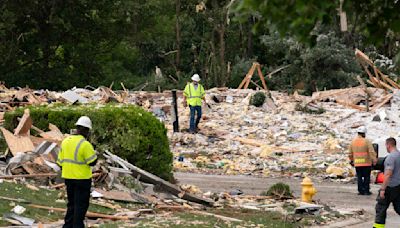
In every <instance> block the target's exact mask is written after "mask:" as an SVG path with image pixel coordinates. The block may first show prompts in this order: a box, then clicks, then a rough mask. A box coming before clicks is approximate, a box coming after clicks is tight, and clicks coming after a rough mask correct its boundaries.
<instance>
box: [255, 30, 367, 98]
mask: <svg viewBox="0 0 400 228" xmlns="http://www.w3.org/2000/svg"><path fill="white" fill-rule="evenodd" d="M261 43H262V44H263V47H262V50H264V53H265V54H264V61H265V63H266V66H268V69H269V70H268V71H269V72H270V71H272V70H274V69H277V68H279V67H282V66H289V67H288V68H286V69H284V70H282V71H281V72H279V73H277V74H275V75H273V76H272V78H271V79H268V80H269V81H268V85H269V87H270V88H271V89H275V90H291V89H293V88H295V89H301V90H304V91H305V92H306V94H311V93H312V92H314V91H316V90H317V89H318V90H324V89H336V88H343V87H348V86H353V85H355V83H356V80H355V76H356V75H357V74H361V69H360V66H359V65H358V64H357V62H356V61H355V58H354V53H353V51H352V50H351V49H350V48H348V47H346V45H344V44H343V41H342V40H340V39H339V38H338V37H337V36H336V35H335V34H334V33H327V34H320V35H319V36H318V38H317V39H316V44H315V45H314V46H313V47H308V46H304V45H301V44H300V43H298V42H297V41H295V40H293V39H292V38H280V37H279V36H278V35H277V34H276V33H273V34H271V35H264V36H262V37H261ZM299 85H301V86H299Z"/></svg>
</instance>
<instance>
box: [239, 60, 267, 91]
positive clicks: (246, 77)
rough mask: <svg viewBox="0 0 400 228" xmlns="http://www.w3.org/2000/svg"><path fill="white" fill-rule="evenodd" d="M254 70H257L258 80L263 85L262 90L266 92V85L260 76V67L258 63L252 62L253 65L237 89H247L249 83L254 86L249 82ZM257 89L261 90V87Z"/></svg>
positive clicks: (262, 76)
mask: <svg viewBox="0 0 400 228" xmlns="http://www.w3.org/2000/svg"><path fill="white" fill-rule="evenodd" d="M256 69H257V74H258V76H259V77H260V80H261V82H262V85H263V88H262V89H264V90H266V91H268V88H267V84H266V83H265V78H264V75H263V74H262V71H261V66H260V64H259V63H258V62H254V63H253V65H252V66H251V68H250V70H249V72H248V73H247V74H246V76H245V77H244V79H243V81H242V82H241V83H240V85H239V87H238V89H242V88H243V89H247V88H248V87H249V84H250V83H253V84H255V83H254V82H253V81H252V80H251V78H252V77H253V74H254V72H255V70H256ZM257 87H259V86H258V85H257ZM259 88H261V87H259Z"/></svg>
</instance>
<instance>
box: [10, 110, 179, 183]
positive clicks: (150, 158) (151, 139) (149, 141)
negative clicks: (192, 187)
mask: <svg viewBox="0 0 400 228" xmlns="http://www.w3.org/2000/svg"><path fill="white" fill-rule="evenodd" d="M29 109H30V113H31V117H32V120H33V123H34V125H35V126H37V127H39V128H40V129H43V130H46V129H47V127H48V124H49V123H52V124H55V125H56V126H58V127H59V128H60V130H61V131H62V132H64V133H69V130H70V129H73V128H75V126H74V125H75V122H76V120H77V119H78V118H79V117H80V116H82V115H87V116H89V117H90V118H91V119H92V122H93V130H92V134H91V136H90V142H92V143H93V145H94V146H95V148H96V150H98V151H99V152H101V151H104V150H109V151H110V152H112V153H115V154H117V155H118V156H120V157H122V158H125V159H127V160H128V161H129V162H130V163H132V164H134V165H136V166H138V167H140V168H143V169H145V170H146V171H148V172H151V173H153V174H155V175H158V176H160V177H161V178H163V179H166V180H170V179H172V153H171V152H170V149H169V143H168V138H167V135H166V132H167V130H166V128H165V127H164V125H163V124H162V123H161V122H160V121H158V120H157V119H156V118H155V117H154V116H153V115H152V114H151V113H149V112H146V111H144V110H143V109H141V108H139V107H136V106H131V105H129V106H123V107H120V106H102V107H99V106H48V107H30V108H29ZM22 114H23V109H17V110H16V111H14V112H9V113H6V115H5V127H6V128H8V129H9V130H12V129H14V128H15V127H16V126H17V124H18V121H17V117H19V116H22Z"/></svg>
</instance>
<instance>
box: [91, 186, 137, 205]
mask: <svg viewBox="0 0 400 228" xmlns="http://www.w3.org/2000/svg"><path fill="white" fill-rule="evenodd" d="M95 191H96V192H98V193H100V194H102V195H103V198H105V199H109V200H115V201H123V202H131V203H143V201H142V200H137V199H134V198H133V197H132V195H131V194H129V192H122V191H114V190H113V191H104V190H101V189H99V188H96V189H95Z"/></svg>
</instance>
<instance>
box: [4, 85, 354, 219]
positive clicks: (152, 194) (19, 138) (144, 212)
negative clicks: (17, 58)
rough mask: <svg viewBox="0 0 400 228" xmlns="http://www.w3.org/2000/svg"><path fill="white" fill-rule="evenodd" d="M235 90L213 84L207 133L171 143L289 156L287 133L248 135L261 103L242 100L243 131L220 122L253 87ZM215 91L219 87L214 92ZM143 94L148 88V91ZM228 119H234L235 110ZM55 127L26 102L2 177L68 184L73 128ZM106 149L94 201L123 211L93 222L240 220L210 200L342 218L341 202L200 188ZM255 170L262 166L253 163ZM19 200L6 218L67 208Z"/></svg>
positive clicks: (157, 101)
mask: <svg viewBox="0 0 400 228" xmlns="http://www.w3.org/2000/svg"><path fill="white" fill-rule="evenodd" d="M231 92H232V91H230V90H223V91H220V90H212V91H209V94H210V95H209V96H214V95H215V96H216V95H218V94H219V95H218V96H220V97H219V99H221V100H220V101H219V103H214V104H212V105H211V107H212V109H213V112H211V111H210V112H208V113H207V114H206V117H207V118H208V120H207V122H204V126H205V127H204V128H203V129H202V132H203V133H201V134H198V135H191V134H187V133H176V134H174V135H173V136H171V140H172V141H173V142H175V143H174V144H173V145H172V148H173V150H174V151H176V149H177V148H185V146H189V145H197V147H198V148H199V149H200V148H201V149H204V150H205V151H208V150H209V151H210V153H211V152H215V151H213V150H212V149H213V148H215V149H214V150H216V148H218V147H219V146H221V145H219V143H224V141H226V142H229V144H226V145H229V146H233V147H235V148H237V149H238V152H236V153H235V154H234V156H239V155H241V154H240V153H242V152H241V151H245V150H248V149H250V148H252V147H255V149H257V150H258V149H260V150H261V149H262V150H263V151H266V150H271V151H272V152H268V153H266V152H264V153H266V155H265V156H266V157H265V158H267V157H268V156H272V154H275V153H276V151H274V150H277V151H278V150H280V153H282V156H284V155H283V153H288V151H285V150H286V149H287V148H289V147H288V146H286V145H284V143H283V142H284V141H282V145H280V144H279V145H278V144H277V145H276V146H271V148H267V147H266V146H265V145H267V142H268V141H265V140H260V141H258V139H257V138H256V137H254V139H252V140H249V139H248V138H249V137H248V136H247V134H251V133H248V132H252V131H253V132H252V133H253V134H255V133H257V132H254V129H255V128H254V127H251V126H246V123H248V121H253V120H252V118H259V117H260V116H259V115H262V114H261V113H262V112H260V111H257V109H254V108H253V107H248V106H247V105H243V106H242V108H241V109H242V111H245V110H243V107H246V109H247V110H248V112H251V114H246V112H244V113H243V115H244V116H247V115H249V117H245V118H247V120H246V121H247V122H246V121H242V122H241V123H242V124H244V125H243V126H242V131H243V134H238V132H239V130H238V129H235V128H232V129H231V130H232V131H230V130H228V129H224V128H221V127H220V126H219V125H216V124H218V123H219V122H218V121H222V119H220V120H218V119H217V118H214V117H213V116H218V115H219V113H223V111H222V110H224V109H225V108H227V107H226V105H232V106H233V105H234V104H235V103H234V100H235V99H238V100H240V99H241V98H243V97H244V98H246V96H247V95H246V93H248V91H237V92H236V96H234V97H232V98H233V101H232V102H231V103H230V102H228V103H227V102H226V98H227V97H228V96H230V95H226V97H225V95H224V94H228V93H231ZM213 93H214V95H211V94H213ZM138 94H140V95H141V96H142V95H143V96H144V93H138ZM273 94H275V93H273ZM146 96H147V97H149V94H147V95H146ZM137 97H139V96H137ZM137 97H136V98H137ZM232 98H228V100H229V99H231V100H232ZM147 99H148V98H147ZM152 99H154V102H153V103H152V104H151V105H150V106H149V107H148V108H149V110H152V109H153V110H154V109H155V107H161V106H160V105H163V104H164V103H165V102H169V101H168V99H170V98H169V97H168V96H163V95H160V94H153V96H152ZM211 99H212V98H211ZM138 100H140V99H138ZM161 101H162V102H161ZM264 108H266V107H264ZM157 110H161V111H163V110H168V109H165V108H164V109H162V108H161V109H157ZM231 110H232V112H234V111H235V109H231ZM260 110H262V109H260ZM181 111H182V113H183V112H184V111H185V110H184V109H181ZM214 111H215V113H214ZM163 112H164V111H163ZM274 112H276V111H274ZM164 114H165V118H166V119H165V121H166V122H167V123H168V121H169V119H170V115H168V114H166V113H164ZM233 114H234V113H233ZM233 114H231V115H233ZM221 117H223V116H221ZM230 118H232V117H230ZM240 118H241V117H240ZM184 119H185V117H184V116H182V118H181V120H183V121H185V120H184ZM224 119H225V120H229V118H224ZM287 120H288V119H287ZM213 121H215V122H213ZM232 121H235V120H232ZM221 123H222V122H221ZM253 123H254V122H253ZM213 124H214V125H215V126H214V125H213ZM231 124H233V123H231ZM49 129H50V131H48V132H44V131H42V130H41V129H38V128H37V127H35V126H34V123H33V122H32V119H31V118H30V114H29V109H26V110H25V112H24V115H23V116H22V117H21V119H20V122H19V124H18V126H17V127H16V129H14V132H10V131H8V130H7V129H5V128H1V131H2V133H3V136H4V139H5V141H6V143H7V145H8V149H7V152H6V154H5V155H4V156H3V157H2V158H1V159H0V180H3V179H11V180H13V181H16V180H20V181H19V182H21V183H26V186H27V187H28V186H29V189H32V190H35V189H36V190H38V189H39V188H46V189H64V188H65V186H64V184H63V183H62V182H61V181H60V179H59V174H58V173H59V167H58V166H57V165H56V164H55V161H56V158H57V153H58V151H59V146H60V143H61V141H62V140H63V139H64V138H65V137H66V136H68V135H67V134H63V133H62V132H61V131H60V130H59V129H58V128H57V126H55V125H52V124H50V126H49ZM31 131H36V132H37V135H38V136H33V135H31ZM256 131H258V130H256ZM260 133H261V134H268V132H267V131H265V132H262V131H261V132H260ZM235 134H238V135H235ZM230 135H233V136H235V138H234V139H230V138H229V137H230ZM179 137H180V140H188V139H189V138H190V140H192V141H191V142H186V144H184V143H182V145H181V146H177V143H178V141H174V140H176V139H178V138H179ZM245 137H246V138H245ZM211 139H213V140H214V141H212V140H211ZM210 140H211V141H210ZM226 142H225V143H226ZM260 142H261V143H260ZM241 143H244V145H242V144H241ZM264 144H265V145H264ZM224 147H226V146H224ZM258 147H259V148H258ZM207 148H208V149H207ZM291 148H294V147H291ZM310 148H311V147H310ZM226 149H229V148H226ZM252 150H254V148H252ZM301 150H302V151H297V150H296V151H295V150H294V151H291V152H289V153H300V152H301V153H309V151H311V150H312V149H301ZM175 153H176V152H175ZM179 154H180V156H182V155H181V153H179ZM218 154H219V155H218ZM218 154H217V153H216V154H215V156H221V158H223V157H224V156H231V155H229V154H228V153H226V152H225V151H219V152H218ZM273 156H275V155H273ZM102 157H103V159H101V160H100V161H99V162H98V164H97V165H96V166H95V167H94V169H93V173H94V175H93V181H94V187H95V188H94V190H93V192H92V197H93V198H94V200H93V201H92V203H93V204H97V205H103V206H105V207H108V208H113V209H115V211H116V213H115V214H102V213H95V212H90V213H88V214H87V217H89V218H92V219H97V220H96V221H93V220H91V223H97V224H98V223H104V222H105V221H108V220H123V221H124V223H136V222H137V221H136V220H135V219H137V218H138V217H140V218H153V217H154V215H155V214H157V217H162V216H164V215H166V214H167V212H168V211H190V213H194V214H200V215H205V216H214V217H216V218H218V219H221V220H223V221H228V222H241V220H238V219H235V218H231V217H227V216H221V215H218V214H215V213H210V212H207V211H205V209H206V208H210V207H212V208H217V209H218V208H233V209H234V208H242V209H248V210H255V211H275V212H279V213H283V214H284V215H288V214H290V215H295V214H303V213H305V210H303V209H304V207H305V208H307V210H306V214H309V209H310V208H312V210H311V211H312V214H315V213H317V214H318V215H322V216H324V218H325V222H329V221H331V220H338V219H342V218H341V217H337V216H335V214H337V212H336V211H334V210H327V209H326V208H327V207H322V206H319V205H305V204H303V203H301V202H300V201H299V200H297V199H291V200H290V201H287V200H284V201H282V200H280V199H274V198H272V197H265V196H250V195H241V193H240V194H236V193H230V192H229V193H228V192H216V193H213V192H204V193H203V192H202V191H201V190H200V189H199V188H197V187H196V186H193V185H182V186H178V185H174V184H171V183H169V182H167V181H164V180H162V179H161V178H159V177H157V176H155V175H153V174H151V173H148V172H146V171H144V170H142V169H140V168H138V167H136V166H134V165H132V164H130V163H128V162H127V161H125V160H123V159H121V158H120V157H118V156H116V155H114V154H112V153H110V152H107V151H105V152H104V153H103V154H102ZM178 157H179V156H177V159H179V158H178ZM203 157H204V158H203V159H206V158H208V157H207V156H204V155H203ZM200 158H201V156H198V157H197V158H194V159H200ZM224 159H226V158H224ZM187 161H188V158H186V157H184V158H183V162H187ZM243 161H245V160H243ZM203 162H204V163H205V164H206V163H207V161H206V160H204V161H203ZM223 162H226V164H225V165H222V166H221V169H222V170H226V171H227V172H228V171H229V170H233V171H236V172H240V169H241V168H242V167H241V166H237V168H236V169H237V170H235V169H234V168H231V167H235V163H234V162H237V161H236V160H234V159H233V160H231V161H229V162H230V163H228V161H227V160H226V161H225V160H224V161H223ZM178 164H179V163H178ZM251 165H255V164H251ZM225 166H229V168H224V167H225ZM244 167H246V164H244ZM247 170H249V172H250V171H251V168H247ZM252 172H255V171H254V170H253V171H252ZM31 178H33V179H35V180H36V181H35V183H37V184H39V185H40V186H38V187H36V186H33V185H31V184H28V182H26V181H25V180H27V179H31ZM0 198H1V199H3V200H7V201H11V202H13V203H14V204H15V203H17V204H18V203H19V204H20V203H21V202H23V201H24V200H23V199H13V198H9V197H6V196H0ZM60 200H63V202H65V195H64V196H60V199H59V200H58V201H60ZM115 202H125V203H133V204H140V205H142V206H140V207H139V208H136V209H132V208H124V207H121V206H120V205H118V204H115ZM287 203H290V204H291V205H292V206H293V207H295V208H297V209H298V210H297V211H293V210H288V208H287ZM19 204H18V205H16V206H15V207H14V208H13V211H12V212H13V213H8V214H7V215H4V216H5V219H6V220H7V221H9V222H10V221H11V222H12V223H13V224H16V225H24V224H25V225H31V226H32V225H33V223H34V222H35V220H34V219H32V218H27V217H25V216H24V211H26V210H29V208H38V209H43V210H49V211H59V212H64V211H65V208H57V207H48V206H45V205H37V204H27V205H23V206H20V205H19ZM17 206H18V207H17ZM25 207H26V208H25ZM302 208H303V209H302ZM345 216H347V215H345ZM316 222H317V221H316Z"/></svg>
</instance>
